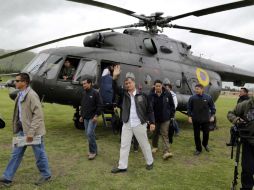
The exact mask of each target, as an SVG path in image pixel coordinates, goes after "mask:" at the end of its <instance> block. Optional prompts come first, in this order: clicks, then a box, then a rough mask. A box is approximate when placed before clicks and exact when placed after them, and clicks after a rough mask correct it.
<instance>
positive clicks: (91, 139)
mask: <svg viewBox="0 0 254 190" xmlns="http://www.w3.org/2000/svg"><path fill="white" fill-rule="evenodd" d="M84 125H85V132H86V136H87V139H88V143H89V152H90V153H91V154H97V144H96V141H95V132H94V130H95V128H96V125H97V123H94V122H93V120H92V119H84Z"/></svg>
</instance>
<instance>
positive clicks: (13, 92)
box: [9, 89, 19, 100]
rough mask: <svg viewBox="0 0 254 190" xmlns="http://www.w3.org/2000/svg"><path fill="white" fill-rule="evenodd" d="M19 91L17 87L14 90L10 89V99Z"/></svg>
mask: <svg viewBox="0 0 254 190" xmlns="http://www.w3.org/2000/svg"><path fill="white" fill-rule="evenodd" d="M18 93H19V90H18V89H15V90H12V91H10V92H9V97H10V98H11V99H12V100H15V99H16V97H17V95H18Z"/></svg>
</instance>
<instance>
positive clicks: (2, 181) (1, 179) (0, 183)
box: [0, 177, 12, 187]
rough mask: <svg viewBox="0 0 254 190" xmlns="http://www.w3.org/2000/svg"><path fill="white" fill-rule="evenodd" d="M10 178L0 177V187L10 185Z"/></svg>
mask: <svg viewBox="0 0 254 190" xmlns="http://www.w3.org/2000/svg"><path fill="white" fill-rule="evenodd" d="M11 182H12V181H10V180H7V179H5V178H4V177H0V187H1V186H5V187H9V186H10V185H11Z"/></svg>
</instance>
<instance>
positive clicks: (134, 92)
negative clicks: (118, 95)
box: [128, 89, 137, 96]
mask: <svg viewBox="0 0 254 190" xmlns="http://www.w3.org/2000/svg"><path fill="white" fill-rule="evenodd" d="M128 94H129V95H130V96H131V93H130V92H128ZM136 94H137V90H136V89H135V90H134V91H133V93H132V95H133V96H136Z"/></svg>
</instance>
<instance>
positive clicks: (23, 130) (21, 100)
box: [0, 73, 51, 186]
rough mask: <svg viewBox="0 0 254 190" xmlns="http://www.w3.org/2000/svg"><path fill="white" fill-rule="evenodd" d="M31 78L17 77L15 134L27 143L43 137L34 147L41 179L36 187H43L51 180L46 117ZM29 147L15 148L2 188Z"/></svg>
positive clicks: (36, 183) (25, 76) (3, 177)
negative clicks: (46, 141)
mask: <svg viewBox="0 0 254 190" xmlns="http://www.w3.org/2000/svg"><path fill="white" fill-rule="evenodd" d="M29 83H30V78H29V75H28V74H26V73H19V74H18V75H17V76H16V80H15V85H16V88H17V89H19V90H20V92H19V94H18V96H17V98H16V100H15V107H14V114H13V133H14V134H16V135H17V136H26V141H27V142H32V141H33V139H34V137H35V136H38V135H40V136H41V144H37V145H32V148H33V152H34V155H35V159H36V165H37V167H38V169H39V171H40V173H41V177H40V178H39V180H38V181H37V182H35V185H42V184H43V183H45V182H48V181H49V180H50V178H51V171H50V169H49V165H48V158H47V155H46V152H45V148H44V142H43V136H44V135H45V134H46V130H45V124H44V117H43V111H42V106H41V102H40V99H39V97H38V95H37V94H36V93H35V92H34V91H33V90H32V89H31V88H30V87H29ZM26 148H27V146H22V147H14V148H13V151H12V156H11V159H10V161H9V163H8V165H7V167H6V169H5V171H4V173H3V176H2V177H1V178H0V186H9V185H11V183H12V179H13V177H14V175H15V173H16V171H17V169H18V167H19V165H20V163H21V161H22V158H23V156H24V153H25V150H26Z"/></svg>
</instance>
